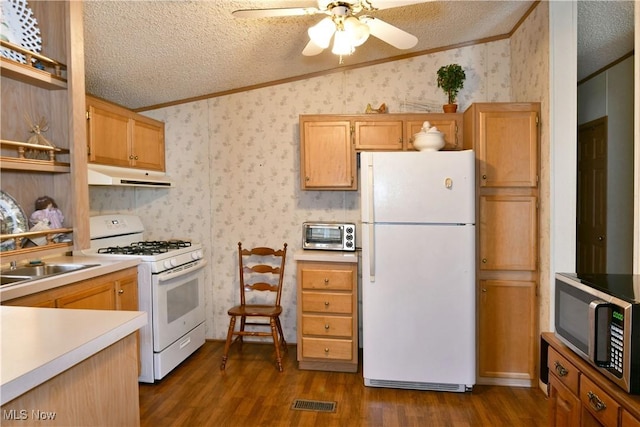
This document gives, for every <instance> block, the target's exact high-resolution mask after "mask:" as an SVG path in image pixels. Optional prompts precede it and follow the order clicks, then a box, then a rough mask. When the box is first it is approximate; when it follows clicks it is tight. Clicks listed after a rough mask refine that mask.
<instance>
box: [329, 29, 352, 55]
mask: <svg viewBox="0 0 640 427" xmlns="http://www.w3.org/2000/svg"><path fill="white" fill-rule="evenodd" d="M354 50H355V48H354V47H353V42H352V40H351V36H350V35H349V33H348V32H346V31H344V30H338V31H336V33H335V34H334V36H333V48H332V49H331V53H333V54H334V55H340V56H342V55H351V54H352V53H353V51H354Z"/></svg>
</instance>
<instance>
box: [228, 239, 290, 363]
mask: <svg viewBox="0 0 640 427" xmlns="http://www.w3.org/2000/svg"><path fill="white" fill-rule="evenodd" d="M286 255H287V244H286V243H285V244H284V247H283V248H282V249H271V248H267V247H257V248H253V249H243V248H242V242H238V267H239V273H240V275H239V277H240V280H239V283H240V305H236V306H235V307H232V308H230V309H229V311H227V313H228V314H229V316H230V319H229V331H228V332H227V342H226V343H225V346H224V355H223V356H222V364H221V365H220V369H221V370H224V369H225V366H226V364H227V358H228V355H229V348H230V347H231V344H232V341H233V337H234V336H235V337H236V339H235V341H233V342H236V341H237V342H238V346H239V349H240V350H242V343H243V337H245V336H257V337H271V338H272V339H273V345H274V347H275V350H276V365H277V368H278V370H279V371H280V372H282V357H281V353H280V350H281V348H282V349H283V350H284V351H285V352H286V351H287V342H286V341H285V339H284V334H283V333H282V325H281V323H280V314H281V313H282V306H281V305H280V300H281V298H282V284H283V279H284V265H285V260H286ZM238 317H239V318H240V329H239V330H237V331H236V330H235V326H236V319H237V318H238ZM247 318H252V319H254V320H252V321H250V322H247ZM258 318H265V319H266V318H268V319H269V323H265V322H259V321H256V320H258ZM246 326H251V329H250V330H248V329H245V327H246ZM264 327H268V328H269V331H268V332H267V331H264V330H260V328H264Z"/></svg>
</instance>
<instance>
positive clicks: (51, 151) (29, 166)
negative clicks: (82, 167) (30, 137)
mask: <svg viewBox="0 0 640 427" xmlns="http://www.w3.org/2000/svg"><path fill="white" fill-rule="evenodd" d="M0 146H2V147H3V148H15V150H16V156H15V157H8V156H0V168H2V169H6V170H9V169H10V170H23V171H32V172H54V173H67V172H69V171H70V170H71V165H70V164H69V163H65V162H59V161H57V160H56V155H58V154H69V150H67V149H66V148H57V147H49V146H46V145H38V144H29V143H26V142H17V141H8V140H4V139H2V140H0ZM30 150H36V151H43V152H47V153H48V157H49V159H48V160H41V159H31V158H28V157H26V154H27V152H28V151H30Z"/></svg>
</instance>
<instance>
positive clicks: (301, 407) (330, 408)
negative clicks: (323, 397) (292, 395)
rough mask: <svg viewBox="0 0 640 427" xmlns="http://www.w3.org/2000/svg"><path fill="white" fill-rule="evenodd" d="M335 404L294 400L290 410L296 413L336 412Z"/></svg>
mask: <svg viewBox="0 0 640 427" xmlns="http://www.w3.org/2000/svg"><path fill="white" fill-rule="evenodd" d="M336 405H337V403H336V402H321V401H319V400H306V399H296V400H294V401H293V404H292V405H291V409H295V410H298V411H316V412H336Z"/></svg>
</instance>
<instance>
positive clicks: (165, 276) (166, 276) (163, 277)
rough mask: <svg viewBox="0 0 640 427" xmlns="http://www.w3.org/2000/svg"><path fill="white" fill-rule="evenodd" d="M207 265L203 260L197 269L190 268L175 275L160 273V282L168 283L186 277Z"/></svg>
mask: <svg viewBox="0 0 640 427" xmlns="http://www.w3.org/2000/svg"><path fill="white" fill-rule="evenodd" d="M206 265H207V261H206V260H204V259H201V260H199V263H198V265H196V266H195V267H190V268H188V269H184V268H183V269H181V270H180V271H176V272H175V273H160V274H159V275H158V282H166V281H169V280H172V279H175V278H176V277H182V276H185V275H187V274H189V273H191V272H194V271H198V270H201V269H203V268H204V267H205V266H206Z"/></svg>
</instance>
